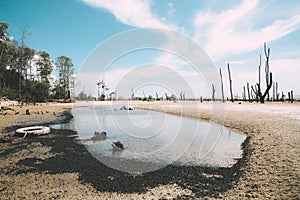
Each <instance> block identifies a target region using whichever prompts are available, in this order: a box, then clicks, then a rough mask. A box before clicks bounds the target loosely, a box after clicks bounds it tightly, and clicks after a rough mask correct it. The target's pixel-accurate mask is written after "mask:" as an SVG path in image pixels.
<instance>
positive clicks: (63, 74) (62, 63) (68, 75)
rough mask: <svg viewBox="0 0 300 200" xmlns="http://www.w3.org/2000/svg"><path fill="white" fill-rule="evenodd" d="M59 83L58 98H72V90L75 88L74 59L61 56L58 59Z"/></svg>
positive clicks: (57, 88) (56, 91)
mask: <svg viewBox="0 0 300 200" xmlns="http://www.w3.org/2000/svg"><path fill="white" fill-rule="evenodd" d="M56 67H57V69H58V72H59V74H58V76H59V81H58V85H57V86H56V87H55V93H56V95H55V96H56V97H58V98H63V99H67V98H70V94H71V90H72V89H73V86H74V68H73V67H74V65H73V63H72V59H71V58H69V57H67V56H59V57H58V58H57V59H56Z"/></svg>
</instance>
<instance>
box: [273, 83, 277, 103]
mask: <svg viewBox="0 0 300 200" xmlns="http://www.w3.org/2000/svg"><path fill="white" fill-rule="evenodd" d="M275 93H276V84H275V82H273V97H272V101H273V102H274V101H275V98H276V97H275V96H276V94H275Z"/></svg>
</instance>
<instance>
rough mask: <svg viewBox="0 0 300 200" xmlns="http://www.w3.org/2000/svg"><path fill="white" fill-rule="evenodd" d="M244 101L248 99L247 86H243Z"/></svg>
mask: <svg viewBox="0 0 300 200" xmlns="http://www.w3.org/2000/svg"><path fill="white" fill-rule="evenodd" d="M243 91H244V92H243V101H246V87H245V86H243Z"/></svg>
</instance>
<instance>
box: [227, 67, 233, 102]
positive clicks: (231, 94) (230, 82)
mask: <svg viewBox="0 0 300 200" xmlns="http://www.w3.org/2000/svg"><path fill="white" fill-rule="evenodd" d="M227 68H228V76H229V87H230V100H231V102H233V101H234V100H233V93H232V80H231V73H230V67H229V63H228V65H227Z"/></svg>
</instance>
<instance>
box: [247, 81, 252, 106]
mask: <svg viewBox="0 0 300 200" xmlns="http://www.w3.org/2000/svg"><path fill="white" fill-rule="evenodd" d="M247 91H248V101H249V102H252V101H251V94H250V86H249V83H248V82H247Z"/></svg>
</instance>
